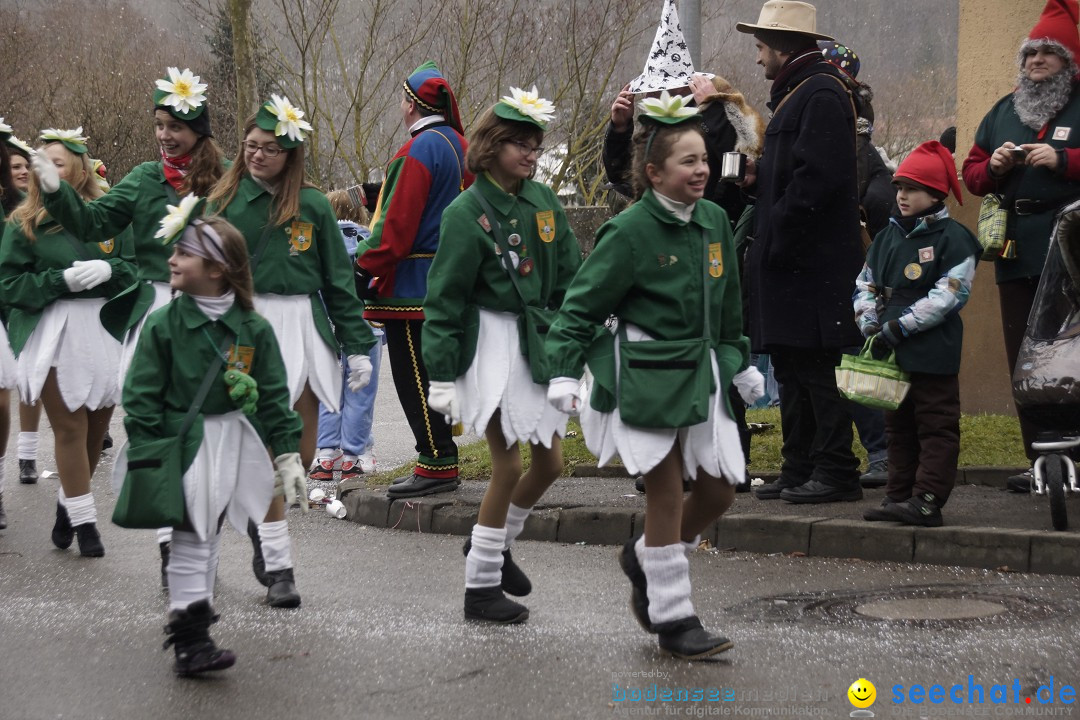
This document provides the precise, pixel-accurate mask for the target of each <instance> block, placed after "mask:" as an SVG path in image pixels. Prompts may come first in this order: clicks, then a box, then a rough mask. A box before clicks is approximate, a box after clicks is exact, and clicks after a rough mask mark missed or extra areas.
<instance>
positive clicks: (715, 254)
mask: <svg viewBox="0 0 1080 720" xmlns="http://www.w3.org/2000/svg"><path fill="white" fill-rule="evenodd" d="M723 274H724V250H723V246H722V245H721V244H720V243H709V275H711V276H712V277H714V278H718V277H720V276H721V275H723Z"/></svg>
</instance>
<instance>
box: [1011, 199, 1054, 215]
mask: <svg viewBox="0 0 1080 720" xmlns="http://www.w3.org/2000/svg"><path fill="white" fill-rule="evenodd" d="M1066 201H1067V200H1017V201H1016V202H1015V203H1014V205H1013V212H1014V213H1016V214H1017V215H1038V214H1039V213H1042V212H1046V211H1047V210H1056V209H1057V208H1059V207H1061V205H1062V204H1063V203H1065V202H1066Z"/></svg>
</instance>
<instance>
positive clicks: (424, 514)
mask: <svg viewBox="0 0 1080 720" xmlns="http://www.w3.org/2000/svg"><path fill="white" fill-rule="evenodd" d="M993 471H994V472H993V473H992V474H991V473H987V474H986V475H987V476H988V477H991V478H993V477H996V476H997V475H1001V474H1003V473H1006V472H1009V471H1007V470H1002V469H999V468H993ZM1004 477H1007V475H1004ZM969 482H970V479H969ZM342 502H344V504H345V507H346V510H347V511H348V514H347V516H346V517H347V518H348V519H349V520H351V521H352V522H356V523H360V524H363V525H370V526H372V527H378V528H389V529H397V530H410V531H413V532H422V533H423V532H427V533H439V534H449V535H463V536H464V535H468V534H470V533H471V532H472V527H473V525H474V524H475V523H476V516H477V512H478V507H479V506H478V505H477V504H474V503H471V502H462V501H461V500H460V499H457V498H455V497H454V496H453V495H445V496H429V497H422V498H413V499H409V500H391V499H390V498H388V497H387V496H386V494H385V491H383V490H378V491H372V490H366V489H357V490H354V491H351V492H348V493H347V494H346V495H344V497H343V498H342ZM643 528H644V513H643V512H641V511H640V510H639V509H630V508H612V507H603V506H579V507H549V506H543V505H541V506H539V507H538V508H537V510H536V511H535V512H534V513H533V514H532V515H530V516H529V519H528V521H527V522H526V523H525V529H524V531H523V532H522V535H521V537H522V539H524V540H543V541H547V542H561V543H587V544H590V545H621V544H623V543H625V542H626V541H627V540H629V539H631V538H633V537H636V536H637V535H638V534H639V533H641V532H642V531H643ZM702 538H703V539H708V540H709V541H710V542H711V543H712V544H713V545H714V546H716V547H719V548H722V549H725V550H738V551H746V552H757V553H785V554H787V553H799V554H803V555H809V556H814V557H835V558H855V559H860V560H873V561H890V562H905V563H911V562H915V563H928V564H933V565H962V566H967V567H978V568H986V569H991V570H1008V571H1013V572H1033V573H1051V574H1058V575H1080V535H1078V534H1075V533H1058V532H1051V531H1035V530H1012V529H1003V528H992V527H970V526H968V527H964V526H947V527H941V528H916V527H909V526H904V525H900V524H898V523H882V522H875V523H869V522H863V521H858V520H845V519H836V518H829V517H802V516H775V515H761V514H753V513H742V514H729V515H725V516H724V517H722V518H721V519H720V520H719V521H718V522H716V523H714V524H713V525H711V526H710V527H709V528H706V531H705V533H703V534H702Z"/></svg>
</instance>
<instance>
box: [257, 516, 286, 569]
mask: <svg viewBox="0 0 1080 720" xmlns="http://www.w3.org/2000/svg"><path fill="white" fill-rule="evenodd" d="M259 544H260V545H262V553H263V560H265V561H266V571H267V572H274V571H275V570H287V569H288V568H291V567H292V566H293V561H292V543H291V542H290V541H289V523H288V521H286V520H278V521H277V522H264V523H259Z"/></svg>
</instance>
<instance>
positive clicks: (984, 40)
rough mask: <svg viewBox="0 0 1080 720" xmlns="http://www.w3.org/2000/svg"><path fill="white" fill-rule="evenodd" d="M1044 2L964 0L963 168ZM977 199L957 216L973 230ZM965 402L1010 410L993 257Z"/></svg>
mask: <svg viewBox="0 0 1080 720" xmlns="http://www.w3.org/2000/svg"><path fill="white" fill-rule="evenodd" d="M1044 6H1045V0H960V14H959V18H960V29H959V30H960V32H959V47H958V52H957V70H956V90H957V97H956V160H957V169H959V168H960V166H961V164H962V163H963V160H964V158H965V157H967V152H968V150H969V149H970V148H971V145H972V143H973V142H974V138H975V130H976V129H977V128H978V127H979V122H980V121H981V120H982V118H983V116H984V115H985V114H986V112H987V111H988V110H989V109H990V107H991V106H992V105H993V104H994V103H995V102H996V101H997V100H998V98H1000V97H1002V96H1004V95H1006V94H1007V93H1009V92H1010V91H1011V90H1012V88H1013V86H1014V81H1015V79H1016V73H1017V67H1016V51H1017V50H1018V49H1019V47H1020V43H1021V42H1022V41H1023V39H1024V38H1026V37H1027V35H1028V33H1029V32H1030V31H1031V28H1033V27H1034V26H1035V23H1036V22H1037V21H1038V19H1039V14H1040V13H1041V12H1042V9H1043V7H1044ZM978 212H979V198H977V197H973V196H970V195H968V194H966V189H965V195H964V207H962V208H957V209H956V212H955V213H954V217H956V218H957V219H958V220H960V221H961V222H963V223H964V224H965V225H967V226H968V227H970V228H971V229H972V231H974V230H975V225H976V220H977V218H978ZM963 318H964V359H963V363H962V364H961V367H960V403H961V408H962V410H963V411H964V412H965V413H984V412H985V413H1005V412H1008V413H1012V412H1014V410H1013V405H1012V387H1011V383H1010V381H1009V370H1008V365H1007V364H1006V359H1005V346H1004V340H1003V337H1002V334H1001V312H1000V306H999V304H998V296H997V286H996V285H995V284H994V267H993V263H988V262H986V263H980V264H979V270H978V272H977V273H976V275H975V286H974V289H973V291H972V296H971V299H970V300H969V301H968V305H967V307H966V308H965V309H964V311H963Z"/></svg>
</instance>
